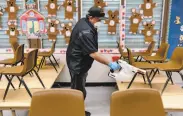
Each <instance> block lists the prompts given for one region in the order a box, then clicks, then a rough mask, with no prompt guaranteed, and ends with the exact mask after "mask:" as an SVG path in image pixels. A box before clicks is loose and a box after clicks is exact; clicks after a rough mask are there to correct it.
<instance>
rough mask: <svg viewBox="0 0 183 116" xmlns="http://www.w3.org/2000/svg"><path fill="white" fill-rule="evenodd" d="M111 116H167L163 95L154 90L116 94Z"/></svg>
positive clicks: (127, 91) (112, 98)
mask: <svg viewBox="0 0 183 116" xmlns="http://www.w3.org/2000/svg"><path fill="white" fill-rule="evenodd" d="M110 116H166V115H165V110H164V108H163V103H162V99H161V95H160V93H159V92H158V91H156V90H153V89H133V90H132V89H131V90H126V91H117V92H114V93H113V94H112V96H111V105H110Z"/></svg>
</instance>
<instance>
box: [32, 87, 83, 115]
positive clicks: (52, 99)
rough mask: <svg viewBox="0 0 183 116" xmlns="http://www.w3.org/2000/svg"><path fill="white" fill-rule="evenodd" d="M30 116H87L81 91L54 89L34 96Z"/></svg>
mask: <svg viewBox="0 0 183 116" xmlns="http://www.w3.org/2000/svg"><path fill="white" fill-rule="evenodd" d="M29 116H85V108H84V98H83V94H82V92H81V91H78V90H72V89H59V90H58V89H52V90H45V91H39V92H36V93H34V94H33V97H32V102H31V106H30V112H29Z"/></svg>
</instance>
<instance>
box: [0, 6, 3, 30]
mask: <svg viewBox="0 0 183 116" xmlns="http://www.w3.org/2000/svg"><path fill="white" fill-rule="evenodd" d="M3 12H4V9H3V8H2V7H1V6H0V29H2V24H1V23H2V22H1V21H2V16H3Z"/></svg>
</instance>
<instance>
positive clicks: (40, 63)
mask: <svg viewBox="0 0 183 116" xmlns="http://www.w3.org/2000/svg"><path fill="white" fill-rule="evenodd" d="M43 60H44V57H42V59H41V62H40V64H39V67H38V70H37V72H39V69H40V68H41V65H42V62H43Z"/></svg>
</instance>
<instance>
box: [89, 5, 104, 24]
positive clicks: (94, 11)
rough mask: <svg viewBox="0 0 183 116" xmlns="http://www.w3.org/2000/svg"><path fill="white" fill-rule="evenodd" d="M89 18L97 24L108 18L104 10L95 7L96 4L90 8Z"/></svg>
mask: <svg viewBox="0 0 183 116" xmlns="http://www.w3.org/2000/svg"><path fill="white" fill-rule="evenodd" d="M88 18H89V21H90V22H91V23H92V24H96V23H97V22H100V21H101V20H105V19H107V18H106V17H105V13H104V12H103V10H102V9H101V8H99V7H95V6H94V7H91V8H90V9H89V10H88Z"/></svg>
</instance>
